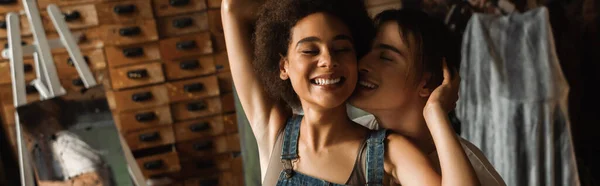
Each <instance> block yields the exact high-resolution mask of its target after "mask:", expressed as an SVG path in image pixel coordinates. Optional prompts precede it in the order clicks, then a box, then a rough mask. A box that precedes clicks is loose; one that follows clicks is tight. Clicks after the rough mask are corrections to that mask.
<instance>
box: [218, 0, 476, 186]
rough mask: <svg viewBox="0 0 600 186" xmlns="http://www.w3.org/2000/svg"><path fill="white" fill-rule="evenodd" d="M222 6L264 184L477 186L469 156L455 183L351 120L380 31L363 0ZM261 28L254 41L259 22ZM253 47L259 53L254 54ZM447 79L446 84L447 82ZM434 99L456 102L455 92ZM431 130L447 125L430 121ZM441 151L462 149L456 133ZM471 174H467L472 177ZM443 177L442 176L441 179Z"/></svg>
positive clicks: (402, 143)
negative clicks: (360, 64)
mask: <svg viewBox="0 0 600 186" xmlns="http://www.w3.org/2000/svg"><path fill="white" fill-rule="evenodd" d="M261 4H262V3H259V2H254V1H239V0H224V1H223V6H222V19H223V27H224V31H225V41H226V45H227V52H228V57H229V62H230V66H231V71H232V75H233V80H234V84H235V86H236V91H237V93H238V94H239V98H240V101H241V104H242V107H243V109H244V113H245V114H246V116H247V118H248V120H249V122H250V125H251V127H252V131H253V133H254V135H255V137H256V139H257V143H258V150H259V156H260V166H261V177H262V180H263V185H390V184H393V183H397V184H402V185H461V186H466V185H476V184H477V181H476V178H475V177H474V174H473V171H472V169H470V170H469V169H468V168H467V169H462V168H463V167H470V165H469V163H468V161H466V157H465V155H464V154H460V153H458V154H444V155H445V156H449V157H453V158H456V159H460V160H463V161H456V162H458V163H456V164H454V165H455V166H457V167H458V168H457V169H449V171H455V173H453V174H452V175H453V177H443V178H440V176H439V175H438V174H437V173H436V172H435V171H434V169H433V168H432V166H431V165H430V163H429V162H428V160H427V159H426V157H425V156H424V155H423V153H421V152H420V151H419V149H417V148H416V147H415V146H414V145H413V144H412V143H410V142H409V141H408V140H407V139H406V138H404V137H402V136H400V135H397V134H393V133H390V134H388V133H387V131H386V130H378V131H371V130H368V129H367V128H364V127H362V126H360V125H357V124H356V123H354V122H352V120H351V119H350V118H348V115H347V113H346V104H345V103H346V100H347V99H348V98H349V97H350V95H351V94H352V93H353V91H354V88H355V86H356V84H357V59H358V57H361V56H363V55H364V54H366V53H367V52H368V50H369V48H370V45H369V42H370V41H369V40H370V39H371V38H372V37H373V35H374V27H373V25H372V23H371V20H370V18H369V17H368V14H367V12H366V9H365V7H364V4H363V2H362V1H360V0H271V1H268V2H266V3H264V5H263V6H262V8H261V9H260V10H259V11H258V19H257V20H256V21H255V20H254V19H253V18H254V17H255V14H256V9H257V7H259V5H261ZM254 22H256V27H255V28H256V29H255V32H254V33H255V34H254V35H253V36H254V37H253V41H254V43H252V42H251V40H250V39H249V38H251V37H252V35H251V31H252V28H253V27H252V23H254ZM252 46H254V47H252ZM446 80H447V81H449V79H446ZM438 92H440V93H439V94H436V95H439V96H437V97H432V98H431V99H430V101H432V102H435V103H436V104H438V103H439V104H447V103H446V102H453V101H455V100H452V96H451V95H450V94H452V93H451V91H450V92H447V91H446V90H441V91H438ZM430 120H431V121H432V122H438V123H442V124H448V123H449V122H448V120H447V118H444V117H440V116H439V115H431V118H430ZM440 131H442V132H439V133H436V136H435V137H436V138H435V139H436V145H437V144H438V139H439V143H440V145H446V146H449V147H450V148H451V147H456V148H459V149H460V148H461V147H460V145H459V143H458V141H457V140H456V138H453V136H454V135H453V133H452V131H451V130H440ZM465 170H466V171H465ZM444 173H445V172H444Z"/></svg>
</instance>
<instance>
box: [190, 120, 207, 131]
mask: <svg viewBox="0 0 600 186" xmlns="http://www.w3.org/2000/svg"><path fill="white" fill-rule="evenodd" d="M208 129H210V124H209V123H208V122H202V123H197V124H193V125H190V131H192V132H200V131H205V130H208Z"/></svg>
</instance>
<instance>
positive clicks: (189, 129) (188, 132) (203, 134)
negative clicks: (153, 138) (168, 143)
mask: <svg viewBox="0 0 600 186" xmlns="http://www.w3.org/2000/svg"><path fill="white" fill-rule="evenodd" d="M231 124H232V123H231V122H227V123H225V122H224V117H223V116H214V117H210V118H202V119H198V120H192V121H184V122H179V123H175V124H173V130H175V140H176V141H177V142H183V141H189V140H193V139H202V138H207V137H213V136H218V135H223V134H226V133H227V132H228V131H230V130H231V128H232V126H231Z"/></svg>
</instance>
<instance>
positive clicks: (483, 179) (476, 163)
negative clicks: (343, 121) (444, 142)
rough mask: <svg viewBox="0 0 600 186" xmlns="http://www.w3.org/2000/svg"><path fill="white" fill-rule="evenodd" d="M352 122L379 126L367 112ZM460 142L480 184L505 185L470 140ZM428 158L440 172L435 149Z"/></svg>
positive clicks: (461, 139) (366, 125)
mask: <svg viewBox="0 0 600 186" xmlns="http://www.w3.org/2000/svg"><path fill="white" fill-rule="evenodd" d="M354 122H356V123H358V124H360V125H362V126H365V127H367V128H369V129H372V130H377V129H378V128H379V123H377V120H376V119H375V116H373V115H371V114H369V115H365V116H362V117H358V118H356V119H354ZM459 139H460V143H461V145H462V147H463V150H464V151H465V154H466V155H467V157H468V158H469V161H470V162H471V165H472V166H473V169H475V173H476V174H477V178H478V179H479V182H480V183H481V185H482V186H506V183H504V180H503V179H502V177H500V174H498V172H496V169H494V167H493V166H492V164H490V162H489V161H488V159H487V158H486V157H485V155H483V153H482V152H481V150H479V148H477V147H476V146H475V145H473V144H472V143H471V142H469V141H467V140H465V139H463V138H459ZM428 158H429V160H430V161H431V163H432V164H433V166H434V168H435V169H436V170H437V171H438V172H441V169H440V160H439V158H438V156H437V151H433V152H432V153H431V154H429V155H428Z"/></svg>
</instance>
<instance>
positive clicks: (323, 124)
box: [300, 104, 358, 151]
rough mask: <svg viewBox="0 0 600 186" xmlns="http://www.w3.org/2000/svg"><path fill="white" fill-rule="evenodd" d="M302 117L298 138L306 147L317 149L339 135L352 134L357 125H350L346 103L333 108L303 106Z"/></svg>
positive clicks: (323, 146) (330, 142)
mask: <svg viewBox="0 0 600 186" xmlns="http://www.w3.org/2000/svg"><path fill="white" fill-rule="evenodd" d="M303 110H304V118H303V119H302V125H301V126H300V136H301V137H300V138H301V141H303V142H304V143H305V144H306V145H307V147H308V148H310V149H312V150H314V151H319V150H320V149H323V148H326V147H328V146H330V145H332V144H334V143H333V142H335V141H338V140H339V138H341V137H347V136H353V135H352V134H355V133H356V132H354V131H357V130H352V129H353V128H356V126H358V125H352V124H353V123H352V121H351V120H350V118H348V114H347V112H346V105H345V104H342V105H341V106H339V107H336V108H333V109H325V110H321V109H311V108H307V107H303Z"/></svg>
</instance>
